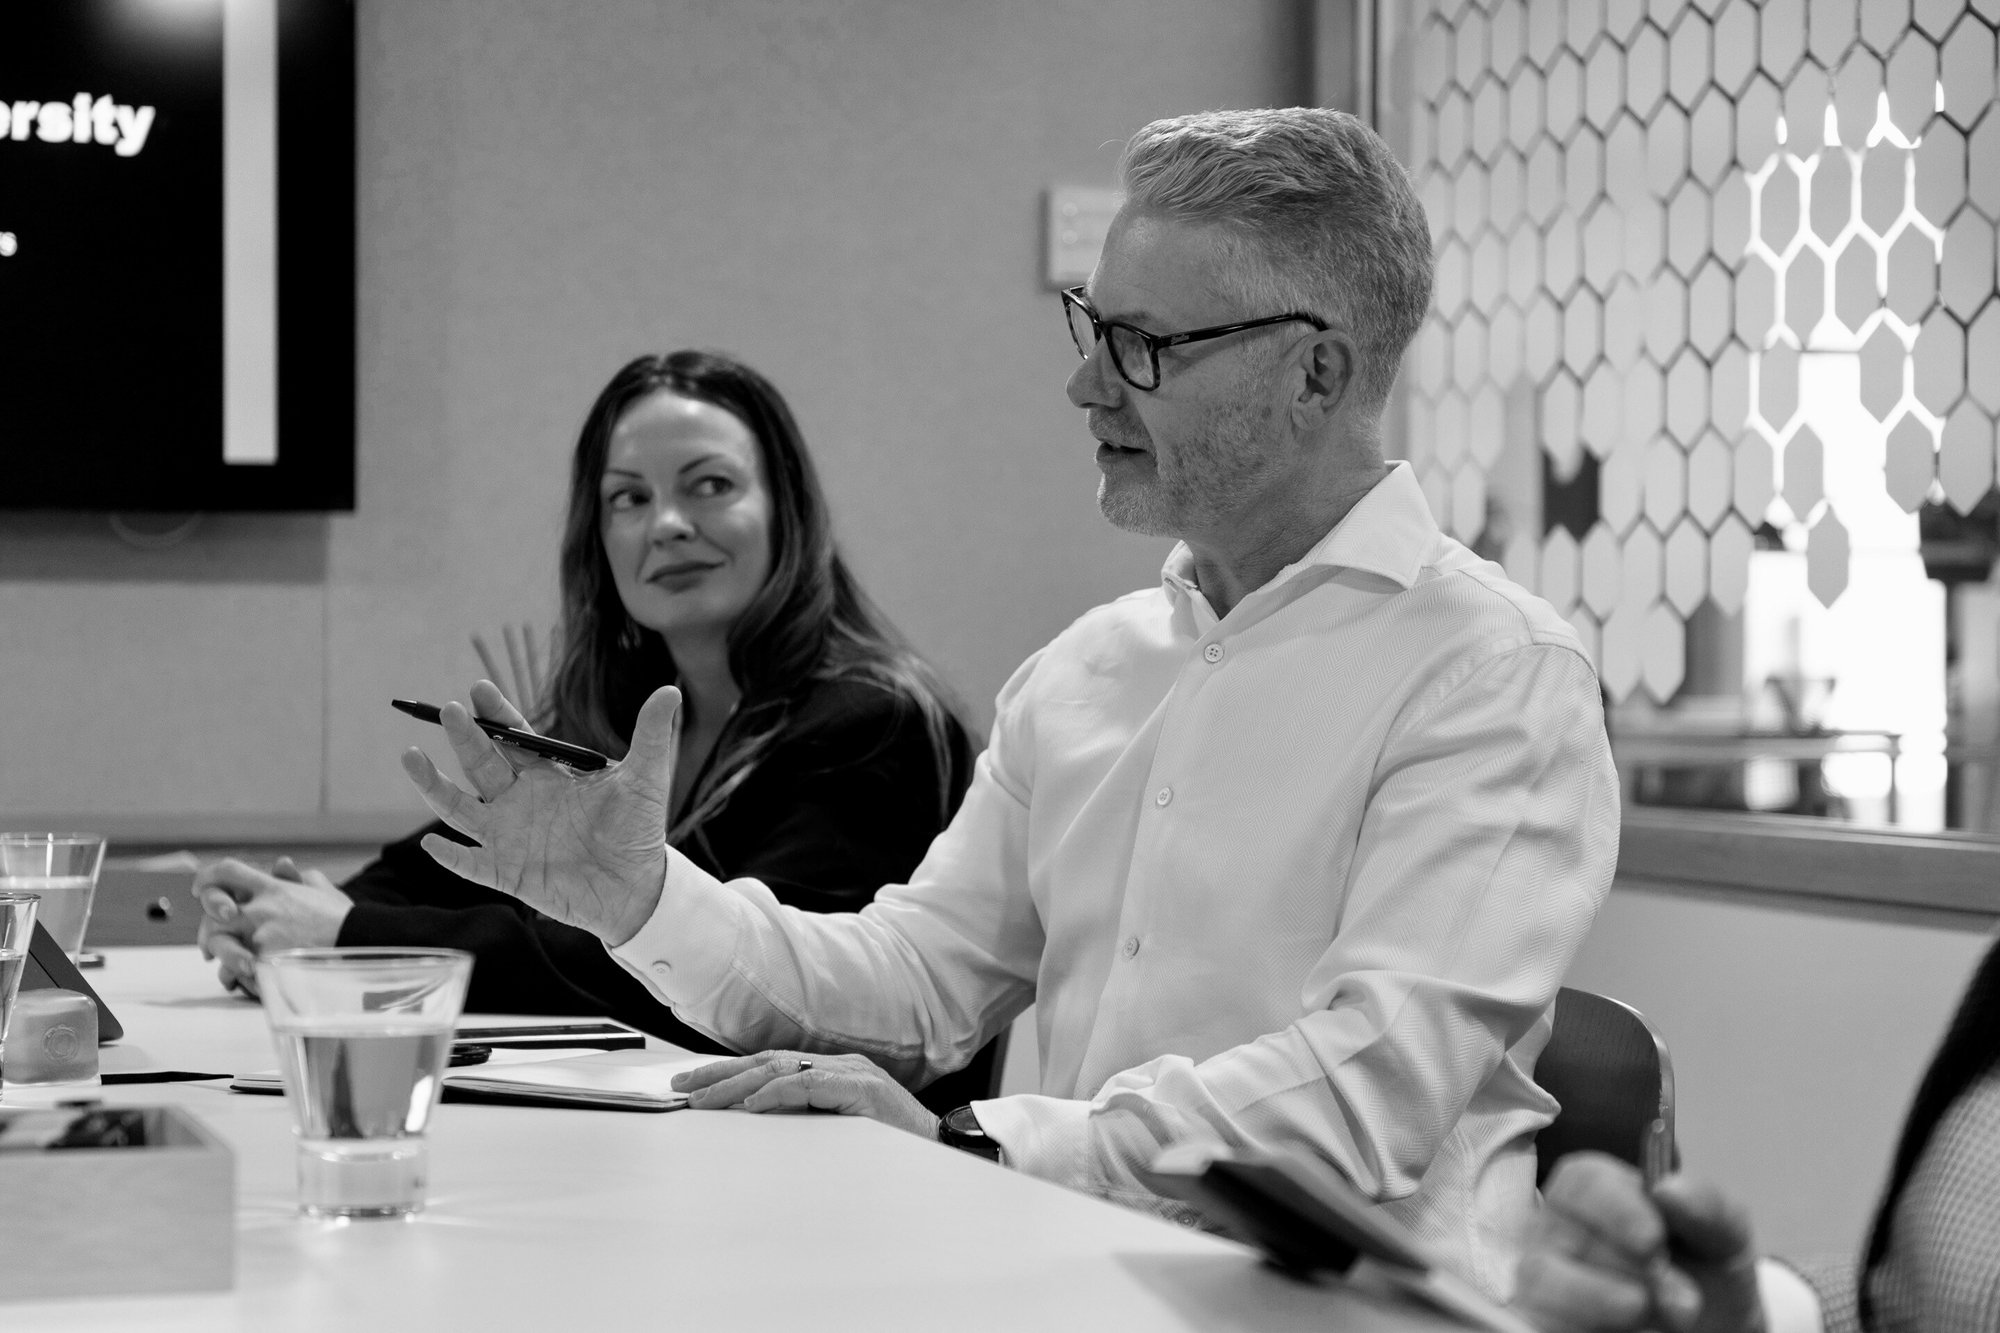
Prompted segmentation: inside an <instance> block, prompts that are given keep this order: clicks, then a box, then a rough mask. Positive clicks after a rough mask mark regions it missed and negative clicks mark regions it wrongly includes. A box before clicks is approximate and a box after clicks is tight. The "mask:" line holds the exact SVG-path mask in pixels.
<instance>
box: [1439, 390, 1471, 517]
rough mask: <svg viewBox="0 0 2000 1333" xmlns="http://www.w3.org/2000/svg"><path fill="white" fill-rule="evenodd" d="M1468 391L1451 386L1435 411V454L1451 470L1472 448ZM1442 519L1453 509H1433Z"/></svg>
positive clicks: (1442, 394)
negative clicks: (1444, 510)
mask: <svg viewBox="0 0 2000 1333" xmlns="http://www.w3.org/2000/svg"><path fill="white" fill-rule="evenodd" d="M1466 410H1467V409H1466V405H1465V395H1464V394H1462V393H1460V392H1459V391H1458V390H1456V389H1447V390H1445V391H1444V392H1443V393H1441V394H1439V395H1438V399H1437V406H1436V410H1435V411H1434V412H1433V413H1432V414H1431V457H1432V459H1433V460H1434V461H1435V462H1436V463H1437V465H1438V466H1439V467H1441V468H1444V469H1445V470H1446V471H1450V470H1451V469H1452V468H1455V467H1457V466H1458V465H1459V464H1460V463H1463V462H1464V461H1465V456H1466V454H1468V453H1470V452H1471V444H1472V442H1471V438H1470V435H1471V424H1470V423H1469V422H1468V420H1467V418H1466ZM1431 512H1432V513H1433V514H1434V515H1436V516H1437V518H1438V521H1439V522H1443V521H1445V520H1446V519H1447V518H1449V517H1450V514H1449V513H1446V512H1441V511H1438V510H1432V511H1431Z"/></svg>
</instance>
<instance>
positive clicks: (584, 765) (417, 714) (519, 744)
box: [389, 699, 611, 773]
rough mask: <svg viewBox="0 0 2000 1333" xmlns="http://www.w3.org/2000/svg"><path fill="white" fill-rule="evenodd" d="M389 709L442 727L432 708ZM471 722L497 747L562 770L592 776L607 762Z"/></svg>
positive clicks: (396, 704) (412, 704)
mask: <svg viewBox="0 0 2000 1333" xmlns="http://www.w3.org/2000/svg"><path fill="white" fill-rule="evenodd" d="M389 706H390V707H391V708H393V709H395V710H396V711H397V712H399V713H408V714H409V715H410V716H411V717H413V718H415V719H417V721H419V722H429V723H431V724H433V725H437V726H442V725H443V720H442V719H441V718H440V717H439V716H438V708H437V705H436V704H425V703H418V702H416V701H415V700H414V699H391V700H390V701H389ZM472 720H473V722H475V723H476V724H478V727H479V729H480V730H481V731H483V732H485V733H486V734H487V735H488V736H491V737H492V738H493V739H494V741H495V742H497V743H498V744H501V745H511V746H513V747H514V748H515V749H517V750H526V751H527V752H528V753H529V754H532V755H536V756H539V757H540V758H543V759H553V760H555V762H557V763H558V764H561V765H563V766H564V767H565V768H573V769H575V770H576V771H577V772H579V773H594V772H596V771H597V770H598V769H600V768H603V767H605V766H606V765H608V764H610V762H611V760H610V759H609V758H607V757H606V756H604V755H601V754H599V753H598V752H597V751H595V750H590V749H586V748H584V747H583V746H581V745H571V744H570V743H569V742H567V741H558V740H551V739H549V738H548V737H547V736H537V735H536V734H535V733H534V732H532V731H516V730H515V729H514V728H512V727H503V726H501V725H500V724H499V723H498V722H489V721H487V720H486V719H485V718H483V717H475V718H473V719H472Z"/></svg>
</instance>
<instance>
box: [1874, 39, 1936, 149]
mask: <svg viewBox="0 0 2000 1333" xmlns="http://www.w3.org/2000/svg"><path fill="white" fill-rule="evenodd" d="M1937 81H1938V63H1937V48H1936V47H1935V46H1932V45H1931V43H1930V41H1929V39H1928V38H1926V37H1925V36H1924V35H1923V34H1922V33H1917V32H1912V33H1909V34H1908V35H1906V36H1905V37H1904V38H1903V40H1902V41H1901V42H1899V43H1897V45H1896V49H1895V50H1894V51H1893V52H1891V53H1890V55H1889V63H1888V66H1887V69H1886V71H1885V73H1884V76H1883V79H1882V86H1883V90H1884V91H1886V92H1887V93H1888V94H1889V119H1890V120H1891V121H1893V122H1894V123H1895V126H1896V128H1897V129H1899V130H1901V131H1902V132H1903V137H1904V138H1905V139H1914V138H1916V137H1917V136H1918V135H1920V134H1922V133H1923V132H1924V126H1925V125H1927V124H1929V123H1930V119H1931V113H1932V111H1933V110H1934V109H1935V108H1936V106H1937Z"/></svg>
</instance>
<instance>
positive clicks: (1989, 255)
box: [1938, 209, 2000, 369]
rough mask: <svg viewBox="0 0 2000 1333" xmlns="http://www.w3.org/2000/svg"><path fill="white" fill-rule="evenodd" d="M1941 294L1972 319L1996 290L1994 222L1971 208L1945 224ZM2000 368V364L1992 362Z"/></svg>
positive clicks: (1950, 305)
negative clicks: (1994, 276) (1994, 284)
mask: <svg viewBox="0 0 2000 1333" xmlns="http://www.w3.org/2000/svg"><path fill="white" fill-rule="evenodd" d="M1938 294H1939V295H1940V296H1941V297H1942V298H1943V299H1944V305H1945V309H1947V310H1949V311H1951V312H1952V313H1953V314H1955V315H1957V316H1958V317H1959V318H1960V319H1968V320H1969V319H1971V318H1972V317H1973V316H1974V315H1975V314H1977V313H1978V311H1979V307H1981V306H1982V305H1985V304H1986V298H1987V297H1989V296H1991V295H1992V294H1993V224H1992V223H1990V222H1988V221H1987V220H1986V219H1985V218H1983V217H1981V216H1979V214H1977V213H1975V212H1973V211H1971V210H1970V209H1968V210H1965V211H1963V212H1961V213H1960V214H1959V215H1958V216H1957V217H1955V218H1953V219H1952V220H1951V225H1950V226H1949V227H1947V228H1945V233H1944V258H1943V259H1942V260H1940V261H1939V263H1938ZM1989 368H1991V369H2000V366H1990V365H1989Z"/></svg>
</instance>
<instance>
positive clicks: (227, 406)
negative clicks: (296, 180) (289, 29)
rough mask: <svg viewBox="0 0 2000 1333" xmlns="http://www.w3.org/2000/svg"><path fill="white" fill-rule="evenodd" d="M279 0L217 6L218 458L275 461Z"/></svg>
mask: <svg viewBox="0 0 2000 1333" xmlns="http://www.w3.org/2000/svg"><path fill="white" fill-rule="evenodd" d="M277 6H278V0H222V461H223V462H224V463H228V464H249V465H259V464H262V465H268V464H272V463H275V462H277V461H278V11H277Z"/></svg>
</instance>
